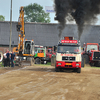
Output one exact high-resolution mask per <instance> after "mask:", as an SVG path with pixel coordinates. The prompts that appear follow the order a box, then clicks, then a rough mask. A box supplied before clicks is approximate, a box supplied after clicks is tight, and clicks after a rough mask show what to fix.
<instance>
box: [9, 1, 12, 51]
mask: <svg viewBox="0 0 100 100" xmlns="http://www.w3.org/2000/svg"><path fill="white" fill-rule="evenodd" d="M11 37H12V0H11V8H10V42H9V51H11Z"/></svg>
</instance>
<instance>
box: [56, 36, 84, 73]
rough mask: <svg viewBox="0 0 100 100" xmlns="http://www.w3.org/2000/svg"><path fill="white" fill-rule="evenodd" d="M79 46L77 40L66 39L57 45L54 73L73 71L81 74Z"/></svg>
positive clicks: (81, 64)
mask: <svg viewBox="0 0 100 100" xmlns="http://www.w3.org/2000/svg"><path fill="white" fill-rule="evenodd" d="M82 61H83V60H82V56H81V46H80V44H79V43H78V41H77V40H73V38H71V37H66V38H64V39H63V40H61V42H60V43H59V44H58V45H57V53H56V64H55V71H56V72H59V71H62V70H63V69H64V70H65V69H66V70H67V69H73V70H76V71H77V73H81V66H83V63H82Z"/></svg>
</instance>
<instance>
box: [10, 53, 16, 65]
mask: <svg viewBox="0 0 100 100" xmlns="http://www.w3.org/2000/svg"><path fill="white" fill-rule="evenodd" d="M14 60H15V54H14V52H12V53H11V67H14V65H15V64H14V62H15V61H14Z"/></svg>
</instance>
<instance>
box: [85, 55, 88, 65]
mask: <svg viewBox="0 0 100 100" xmlns="http://www.w3.org/2000/svg"><path fill="white" fill-rule="evenodd" d="M84 58H85V64H89V56H88V55H84Z"/></svg>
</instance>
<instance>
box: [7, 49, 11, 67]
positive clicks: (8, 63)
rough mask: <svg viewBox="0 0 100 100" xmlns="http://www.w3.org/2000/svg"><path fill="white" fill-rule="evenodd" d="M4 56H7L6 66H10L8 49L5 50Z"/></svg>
mask: <svg viewBox="0 0 100 100" xmlns="http://www.w3.org/2000/svg"><path fill="white" fill-rule="evenodd" d="M6 56H7V66H9V67H10V53H9V50H7V53H6Z"/></svg>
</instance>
